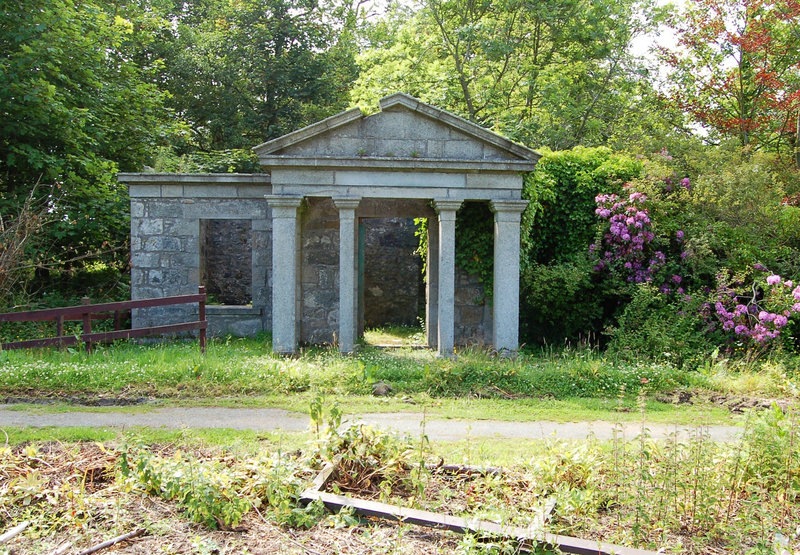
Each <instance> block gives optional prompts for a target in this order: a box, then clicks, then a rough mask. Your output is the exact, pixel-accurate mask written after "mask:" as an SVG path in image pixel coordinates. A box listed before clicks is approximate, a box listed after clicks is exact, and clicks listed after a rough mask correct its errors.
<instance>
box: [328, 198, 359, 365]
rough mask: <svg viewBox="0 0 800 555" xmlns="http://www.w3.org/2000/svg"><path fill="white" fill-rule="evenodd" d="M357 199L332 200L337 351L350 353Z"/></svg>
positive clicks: (353, 324)
mask: <svg viewBox="0 0 800 555" xmlns="http://www.w3.org/2000/svg"><path fill="white" fill-rule="evenodd" d="M359 200H360V199H353V198H334V199H333V203H334V204H335V205H336V208H338V209H339V350H340V351H341V352H343V353H350V352H352V351H353V343H354V342H355V334H356V324H357V322H356V285H357V284H356V266H357V260H356V231H357V230H356V225H355V221H356V208H358V203H359Z"/></svg>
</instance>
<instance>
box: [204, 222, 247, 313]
mask: <svg viewBox="0 0 800 555" xmlns="http://www.w3.org/2000/svg"><path fill="white" fill-rule="evenodd" d="M252 237H253V232H252V229H251V225H250V220H200V283H202V284H203V285H205V286H206V293H208V295H209V296H210V298H211V299H212V301H211V302H212V303H215V304H223V305H249V304H251V302H252V296H253V247H252V244H253V240H252Z"/></svg>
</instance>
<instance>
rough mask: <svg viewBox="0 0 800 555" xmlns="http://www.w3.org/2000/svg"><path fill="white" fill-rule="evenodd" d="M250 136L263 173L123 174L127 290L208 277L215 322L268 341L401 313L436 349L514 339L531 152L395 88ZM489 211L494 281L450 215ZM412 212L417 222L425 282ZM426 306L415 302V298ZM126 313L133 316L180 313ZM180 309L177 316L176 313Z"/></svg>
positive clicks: (149, 322) (333, 334)
mask: <svg viewBox="0 0 800 555" xmlns="http://www.w3.org/2000/svg"><path fill="white" fill-rule="evenodd" d="M380 109H381V111H380V112H378V113H375V114H371V115H364V114H362V112H361V111H360V110H359V109H357V108H356V109H352V110H348V111H346V112H343V113H340V114H338V115H335V116H332V117H329V118H327V119H324V120H322V121H319V122H317V123H315V124H312V125H309V126H308V127H305V128H303V129H300V130H298V131H295V132H293V133H289V134H287V135H284V136H282V137H279V138H277V139H274V140H271V141H268V142H266V143H264V144H261V145H259V146H257V147H255V148H254V150H255V152H256V153H257V155H258V157H259V161H260V163H261V165H262V166H263V167H264V169H265V173H260V174H158V173H122V174H120V175H119V180H120V181H121V182H122V183H124V184H126V185H127V186H128V188H129V192H130V202H131V265H132V268H131V296H132V298H133V299H143V298H150V297H162V296H168V295H179V294H187V293H194V292H196V291H197V287H198V285H201V284H202V285H206V287H207V289H208V291H209V293H210V295H211V299H212V300H211V301H210V302H211V303H218V304H210V305H209V306H208V308H207V317H208V320H209V326H210V329H211V332H212V333H234V334H237V335H254V334H256V333H258V332H261V331H271V333H272V339H273V349H274V350H275V351H276V352H279V353H293V352H295V351H296V349H297V346H298V344H302V343H308V344H335V345H337V346H338V348H339V349H340V350H341V351H343V352H350V351H352V350H353V347H354V343H355V341H356V340H357V338H358V337H359V335H360V334H362V333H363V330H364V326H365V324H366V323H370V324H382V323H386V322H400V323H414V321H415V320H416V316H417V314H418V313H421V312H423V311H424V321H425V328H426V332H427V342H428V345H429V346H430V347H431V348H435V349H437V350H438V352H439V353H440V354H441V355H443V356H450V355H452V353H453V350H454V346H455V345H457V344H465V343H479V344H484V345H492V346H494V348H495V349H497V350H498V351H503V350H512V351H513V350H516V349H517V348H518V321H519V239H520V215H521V213H522V211H523V210H524V208H525V206H526V205H527V201H525V200H522V199H521V192H522V182H523V174H524V173H525V172H529V171H531V170H533V168H534V166H535V164H536V161H537V160H538V159H539V155H538V154H537V153H536V152H534V151H532V150H530V149H528V148H525V147H523V146H520V145H518V144H516V143H513V142H511V141H509V140H508V139H506V138H504V137H502V136H500V135H497V134H495V133H492V132H490V131H487V130H486V129H484V128H482V127H480V126H478V125H476V124H474V123H471V122H469V121H466V120H464V119H462V118H460V117H458V116H455V115H453V114H451V113H449V112H446V111H443V110H440V109H438V108H435V107H433V106H431V105H429V104H425V103H423V102H420V101H418V100H416V99H415V98H413V97H411V96H408V95H406V94H403V93H396V94H393V95H391V96H387V97H385V98H383V99H381V101H380ZM465 202H481V203H484V204H485V205H487V210H491V212H492V213H493V217H494V290H493V295H492V301H491V302H488V301H486V300H485V299H484V295H483V290H482V288H481V285H480V282H479V281H478V280H477V278H476V277H475V276H469V275H467V274H466V273H465V272H463V271H461V270H460V269H458V268H456V266H455V223H456V211H457V210H458V209H459V207H461V206H462V205H463V204H464V203H465ZM411 218H427V222H428V225H427V233H428V236H427V244H428V252H427V264H426V272H425V276H424V280H423V277H422V274H421V263H420V260H419V257H415V256H414V254H413V251H414V249H415V247H416V244H417V239H416V237H414V228H413V226H410V225H409V223H410V222H411V220H410V219H411ZM423 307H424V309H423ZM192 310H194V311H195V312H194V314H195V316H196V310H197V309H196V307H195V308H194V309H192V308H190V306H188V305H184V306H173V307H163V308H153V309H139V310H137V311H135V313H134V315H133V318H134V321H133V325H134V327H143V326H154V325H161V324H165V323H172V322H178V321H181V320H185V319H191V318H192V314H191V311H192ZM187 311H188V312H187Z"/></svg>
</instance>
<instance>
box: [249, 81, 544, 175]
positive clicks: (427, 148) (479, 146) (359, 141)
mask: <svg viewBox="0 0 800 555" xmlns="http://www.w3.org/2000/svg"><path fill="white" fill-rule="evenodd" d="M380 107H381V111H380V112H378V113H375V114H372V115H368V116H365V115H363V114H362V113H361V111H360V110H358V109H357V108H356V109H353V110H348V111H346V112H342V113H340V114H337V115H335V116H332V117H330V118H327V119H324V120H322V121H319V122H317V123H315V124H312V125H309V126H308V127H304V128H303V129H300V130H298V131H295V132H293V133H289V134H287V135H284V136H282V137H278V138H277V139H274V140H271V141H268V142H266V143H263V144H261V145H259V146H257V147H255V148H254V149H253V150H254V151H255V152H256V153H257V154H258V155H259V156H260V157H273V156H281V157H290V158H291V157H302V158H308V157H320V158H397V159H406V160H408V159H422V160H453V161H457V160H464V161H488V162H495V161H496V162H504V161H508V162H515V161H532V162H535V161H536V160H538V159H539V154H538V153H536V152H535V151H533V150H531V149H528V148H526V147H524V146H521V145H518V144H516V143H514V142H512V141H509V140H508V139H506V138H505V137H503V136H501V135H498V134H496V133H493V132H491V131H488V130H487V129H484V128H483V127H481V126H479V125H477V124H475V123H472V122H470V121H467V120H465V119H463V118H460V117H458V116H456V115H454V114H451V113H449V112H446V111H444V110H441V109H439V108H436V107H434V106H431V105H430V104H426V103H424V102H420V101H419V100H417V99H416V98H413V97H411V96H409V95H407V94H404V93H396V94H393V95H391V96H387V97H385V98H383V99H381V101H380Z"/></svg>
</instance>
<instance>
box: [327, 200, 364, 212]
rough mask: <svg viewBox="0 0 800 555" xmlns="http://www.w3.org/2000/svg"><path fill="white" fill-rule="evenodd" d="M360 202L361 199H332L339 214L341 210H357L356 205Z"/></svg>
mask: <svg viewBox="0 0 800 555" xmlns="http://www.w3.org/2000/svg"><path fill="white" fill-rule="evenodd" d="M360 202H361V198H354V197H333V204H334V205H336V208H337V209H339V211H340V212H341V211H342V210H355V209H356V208H358V203H360Z"/></svg>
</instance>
